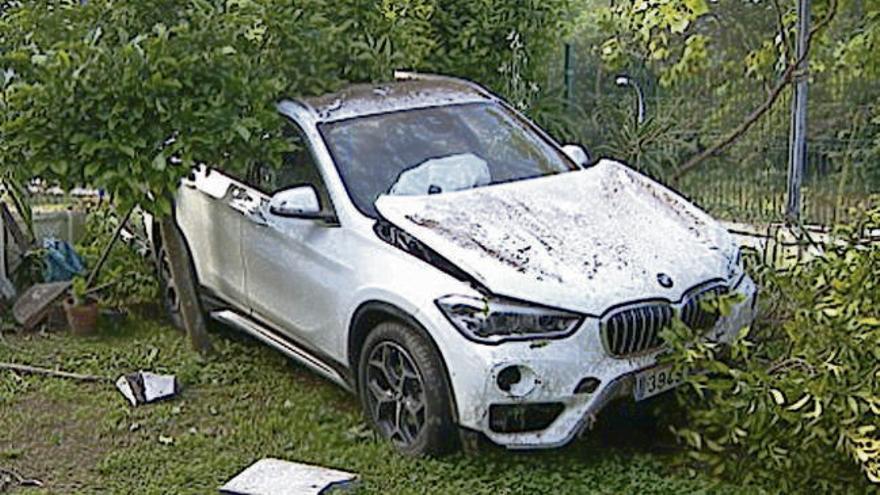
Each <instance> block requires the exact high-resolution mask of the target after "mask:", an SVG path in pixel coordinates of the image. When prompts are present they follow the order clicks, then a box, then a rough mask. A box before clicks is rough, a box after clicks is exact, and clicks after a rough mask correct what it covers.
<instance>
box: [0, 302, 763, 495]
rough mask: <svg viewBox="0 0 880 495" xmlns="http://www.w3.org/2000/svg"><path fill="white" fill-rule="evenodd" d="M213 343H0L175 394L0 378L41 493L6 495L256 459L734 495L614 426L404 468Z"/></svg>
mask: <svg viewBox="0 0 880 495" xmlns="http://www.w3.org/2000/svg"><path fill="white" fill-rule="evenodd" d="M213 341H214V344H215V348H216V354H215V355H214V356H212V357H210V358H208V359H203V358H200V357H199V356H197V355H195V354H194V353H192V352H191V351H190V350H189V349H188V348H187V345H186V339H184V338H183V337H182V335H181V334H180V333H178V332H177V331H176V330H173V329H170V328H168V327H166V326H163V325H161V324H158V323H154V322H152V321H149V320H141V319H132V320H130V321H129V322H127V323H125V324H121V325H118V327H117V328H111V327H109V326H108V327H107V328H105V329H103V330H102V334H101V335H100V336H98V337H94V338H87V339H85V338H75V337H71V336H69V335H68V334H66V333H47V334H29V335H27V334H12V335H11V334H5V335H4V336H3V338H2V340H0V361H6V362H17V363H24V364H30V365H37V366H45V367H50V368H58V369H63V370H67V371H75V372H79V373H92V374H99V375H106V376H108V377H116V376H118V375H120V374H122V373H124V372H130V371H133V370H138V369H146V370H152V371H157V372H163V373H173V374H176V375H177V376H178V378H179V379H180V381H181V383H182V384H183V387H184V389H183V391H182V394H181V395H180V396H179V397H177V398H176V399H174V400H171V401H167V402H164V403H159V404H153V405H147V406H143V407H140V408H136V409H135V408H132V407H130V405H129V404H128V403H127V402H126V401H125V400H124V399H123V397H122V396H121V395H120V394H119V393H118V392H117V391H116V390H115V388H114V387H113V385H112V384H111V383H106V384H101V383H81V382H74V381H69V380H63V379H57V378H51V377H37V376H24V375H17V374H13V373H11V372H7V371H0V467H5V468H12V469H14V470H16V471H17V472H20V473H21V474H23V475H25V476H26V477H32V478H37V479H40V480H42V481H43V482H44V483H45V484H46V487H45V488H44V489H42V490H39V491H37V490H34V491H33V492H32V491H29V489H18V491H15V493H41V494H42V493H176V494H188V493H193V494H195V493H198V494H204V493H216V492H217V487H219V486H220V485H222V484H223V482H225V481H226V480H227V479H229V478H231V477H232V476H234V475H235V474H236V473H237V472H239V471H240V470H241V469H243V468H245V467H247V466H248V465H249V464H251V463H252V462H254V461H256V460H258V459H260V458H263V457H269V456H271V457H277V458H282V459H287V460H293V461H300V462H307V463H316V464H321V465H325V466H329V467H335V468H340V469H345V470H350V471H354V472H357V473H360V475H361V477H362V484H361V487H360V489H359V491H358V492H357V493H365V494H370V493H383V494H384V493H392V494H396V493H401V494H407V493H467V494H481V493H485V494H489V493H491V494H514V493H523V494H526V493H528V494H531V493H549V492H552V493H560V494H565V493H608V494H612V493H613V494H618V493H640V494H653V493H658V494H659V493H676V494H678V493H738V492H740V491H741V492H742V493H745V491H743V490H741V489H737V488H735V487H724V486H711V485H710V484H709V482H708V481H706V479H703V478H700V477H697V478H691V477H688V476H687V475H686V474H685V473H684V472H683V471H681V470H677V469H674V468H671V467H670V465H671V463H672V458H671V454H669V453H668V449H666V448H661V447H663V446H664V445H665V444H666V443H667V442H668V439H663V440H658V439H656V438H647V437H645V436H644V435H633V434H628V433H627V431H629V430H628V426H627V424H626V423H625V422H621V421H620V420H617V419H614V418H601V419H600V425H599V426H598V427H597V429H596V430H595V431H593V432H591V433H590V434H589V435H588V436H587V437H586V438H584V439H582V440H580V441H578V442H575V444H574V445H572V446H570V447H568V448H566V449H562V450H557V451H551V452H533V453H511V452H507V451H505V450H503V449H498V448H488V447H485V448H483V449H482V450H481V452H480V453H479V454H478V455H470V456H468V455H464V454H459V455H456V456H453V457H450V458H445V459H440V460H434V459H426V460H414V459H408V458H403V457H401V456H399V455H396V454H395V453H394V452H393V451H392V450H391V448H390V447H389V446H387V445H386V444H385V443H384V442H382V441H379V440H377V439H375V438H374V437H373V435H372V434H371V433H370V431H369V430H368V429H367V428H366V426H365V423H364V421H363V418H362V415H361V412H360V410H359V409H358V405H357V402H356V400H355V399H354V397H352V396H350V395H348V394H347V393H346V392H344V391H343V390H341V389H339V388H338V387H336V386H335V385H332V384H330V383H329V382H325V381H323V380H322V379H320V378H318V377H316V376H315V375H313V374H311V373H310V372H309V371H307V370H305V369H303V368H300V367H298V366H297V365H295V364H293V363H292V362H290V361H288V360H287V359H286V358H284V357H283V356H281V355H280V354H278V353H276V352H275V351H273V350H271V349H268V348H266V347H264V346H262V345H259V344H257V343H256V342H254V341H251V340H249V339H247V338H245V337H243V336H239V335H237V334H235V333H233V332H231V331H225V330H222V331H219V332H217V333H215V334H214V337H213ZM749 492H750V493H754V490H749Z"/></svg>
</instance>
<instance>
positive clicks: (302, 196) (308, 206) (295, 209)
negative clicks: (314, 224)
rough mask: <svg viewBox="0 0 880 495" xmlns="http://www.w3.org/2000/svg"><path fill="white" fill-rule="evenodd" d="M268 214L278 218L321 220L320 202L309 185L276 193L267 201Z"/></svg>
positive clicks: (322, 216) (315, 192)
mask: <svg viewBox="0 0 880 495" xmlns="http://www.w3.org/2000/svg"><path fill="white" fill-rule="evenodd" d="M269 213H271V214H273V215H277V216H279V217H288V218H309V219H323V218H324V215H322V214H321V202H320V201H319V200H318V193H317V191H315V188H314V187H312V186H309V185H305V186H298V187H294V188H293V189H286V190H284V191H281V192H279V193H276V194H275V195H274V196H272V198H271V199H270V200H269Z"/></svg>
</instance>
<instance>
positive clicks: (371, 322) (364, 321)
mask: <svg viewBox="0 0 880 495" xmlns="http://www.w3.org/2000/svg"><path fill="white" fill-rule="evenodd" d="M387 321H397V322H400V323H403V324H406V325H407V326H409V327H411V328H413V329H415V331H417V332H419V333H421V334H422V335H423V336H424V337H425V338H426V339H427V341H428V343H429V345H430V346H431V348H432V349H433V350H434V352H436V353H437V356H439V357H440V366H441V368H442V369H443V374H444V377H445V378H446V383H447V384H448V387H447V388H448V390H449V404H450V406H451V407H452V411H451V414H452V420H453V422H455V423H456V424H457V423H458V403H457V402H456V400H455V390H453V385H452V379H451V377H450V375H449V367H448V366H447V363H446V359H445V358H444V356H443V353H442V352H440V347H439V346H438V345H437V342H436V341H435V340H434V337H433V336H431V333H430V332H428V330H427V329H426V328H425V326H424V325H422V324H421V323H420V322H419V321H418V320H417V319H416V318H415V317H414V316H413V315H411V314H410V313H409V312H407V311H405V310H403V309H401V308H400V307H398V306H395V305H394V304H391V303H388V302H384V301H378V300H372V301H367V302H364V303H362V304H361V305H360V306H358V308H357V309H356V310H355V312H354V314H353V316H352V318H351V323H350V325H349V331H348V362H349V366H350V369H351V370H352V373H351V377H352V384H353V386H354V387H353V388H354V390H357V389H358V383H357V382H358V374H359V370H358V363H359V359H360V353H361V349H362V348H363V345H364V342H365V341H366V339H367V335H368V334H369V333H370V331H371V330H372V329H374V328H376V326H377V325H379V324H381V323H384V322H387Z"/></svg>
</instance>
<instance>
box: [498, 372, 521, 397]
mask: <svg viewBox="0 0 880 495" xmlns="http://www.w3.org/2000/svg"><path fill="white" fill-rule="evenodd" d="M495 381H496V382H497V383H498V388H500V389H501V391H502V392H510V389H511V388H513V386H514V385H516V384H517V383H519V382H520V381H522V373H520V372H519V366H508V367H507V368H504V369H503V370H501V372H500V373H498V378H497V379H496V380H495Z"/></svg>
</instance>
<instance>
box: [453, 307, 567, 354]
mask: <svg viewBox="0 0 880 495" xmlns="http://www.w3.org/2000/svg"><path fill="white" fill-rule="evenodd" d="M436 302H437V306H438V307H439V308H440V311H442V312H443V314H444V315H446V317H447V318H448V319H449V321H450V322H452V324H453V325H454V326H455V328H457V329H458V330H459V331H460V332H461V333H463V334H464V336H465V337H467V338H469V339H473V340H477V341H480V342H486V343H493V344H494V343H498V342H503V341H505V340H526V339H540V338H554V337H562V336H565V335H567V334H569V333H571V332H573V331H574V330H575V329H576V328H577V327H578V326H579V325H580V323H581V321H583V316H581V315H579V314H577V313H570V312H568V311H562V310H558V309H552V308H545V307H542V306H536V305H532V304H527V303H521V302H517V301H511V300H507V299H501V298H495V297H487V298H477V297H469V296H456V295H453V296H445V297H441V298H440V299H437V301H436Z"/></svg>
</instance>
